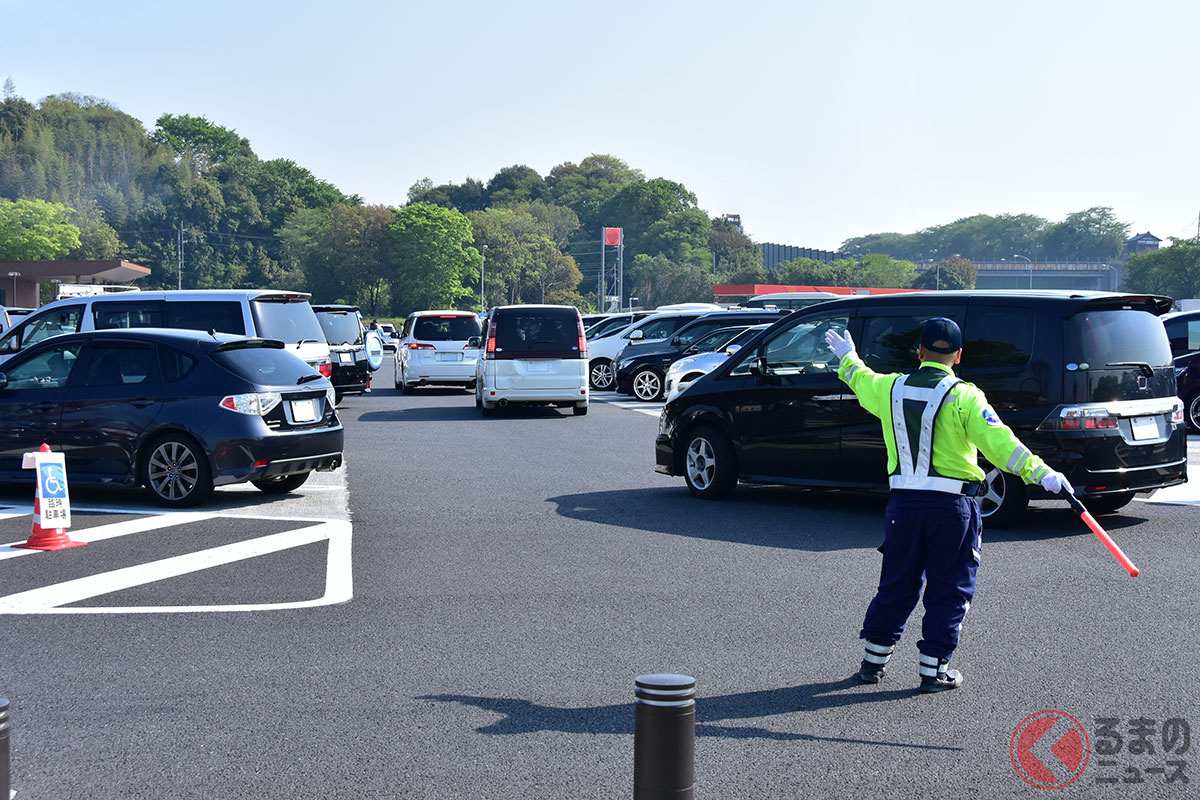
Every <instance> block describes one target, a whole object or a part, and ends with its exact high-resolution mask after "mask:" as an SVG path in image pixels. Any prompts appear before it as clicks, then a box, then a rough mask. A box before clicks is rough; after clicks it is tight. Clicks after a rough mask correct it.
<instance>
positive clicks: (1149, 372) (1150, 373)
mask: <svg viewBox="0 0 1200 800" xmlns="http://www.w3.org/2000/svg"><path fill="white" fill-rule="evenodd" d="M1104 366H1106V367H1137V368H1138V369H1140V370H1141V371H1142V372H1143V373H1145V375H1146V377H1147V378H1153V377H1154V367H1152V366H1150V365H1149V364H1147V363H1146V362H1145V361H1114V362H1112V363H1111V364H1105V365H1104Z"/></svg>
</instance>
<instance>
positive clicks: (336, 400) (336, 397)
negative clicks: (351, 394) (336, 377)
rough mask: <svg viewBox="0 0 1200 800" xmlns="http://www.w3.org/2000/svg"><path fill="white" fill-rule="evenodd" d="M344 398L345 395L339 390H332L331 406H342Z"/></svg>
mask: <svg viewBox="0 0 1200 800" xmlns="http://www.w3.org/2000/svg"><path fill="white" fill-rule="evenodd" d="M345 396H346V395H345V393H344V392H342V390H341V389H334V390H333V404H334V405H335V406H340V405H341V404H342V398H343V397H345Z"/></svg>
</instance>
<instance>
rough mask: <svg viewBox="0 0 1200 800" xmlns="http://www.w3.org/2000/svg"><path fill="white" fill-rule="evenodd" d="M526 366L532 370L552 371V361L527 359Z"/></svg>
mask: <svg viewBox="0 0 1200 800" xmlns="http://www.w3.org/2000/svg"><path fill="white" fill-rule="evenodd" d="M525 368H526V369H527V370H528V371H530V372H549V371H550V362H549V361H527V362H526V363H525Z"/></svg>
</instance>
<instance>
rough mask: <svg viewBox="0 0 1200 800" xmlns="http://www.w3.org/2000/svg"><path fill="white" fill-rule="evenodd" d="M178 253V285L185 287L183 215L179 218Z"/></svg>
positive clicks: (181, 287) (180, 287)
mask: <svg viewBox="0 0 1200 800" xmlns="http://www.w3.org/2000/svg"><path fill="white" fill-rule="evenodd" d="M176 254H177V255H178V256H179V273H178V275H179V277H178V281H177V286H178V288H179V289H183V217H180V218H179V243H178V246H177V248H176Z"/></svg>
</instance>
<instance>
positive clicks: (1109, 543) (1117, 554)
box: [1066, 491, 1141, 578]
mask: <svg viewBox="0 0 1200 800" xmlns="http://www.w3.org/2000/svg"><path fill="white" fill-rule="evenodd" d="M1066 495H1067V502H1068V503H1070V504H1071V508H1073V509H1075V511H1076V512H1078V514H1079V518H1080V519H1082V520H1083V522H1084V524H1085V525H1087V526H1088V527H1089V528H1091V529H1092V533H1094V534H1096V536H1097V538H1099V539H1100V541H1102V542H1104V546H1105V547H1107V548H1108V552H1110V553H1112V554H1113V558H1115V559H1116V560H1117V561H1119V562H1120V563H1121V566H1122V567H1124V568H1125V571H1126V572H1128V573H1129V577H1131V578H1136V577H1137V576H1138V575H1140V574H1141V570H1140V569H1138V568H1137V567H1135V566H1134V565H1133V562H1132V561H1130V560H1129V556H1127V555H1125V553H1123V552H1121V548H1119V547H1117V543H1116V542H1114V541H1113V540H1112V537H1111V536H1109V535H1108V533H1107V532H1106V531H1105V530H1104V528H1102V527H1100V523H1099V522H1096V518H1095V517H1093V516H1092V512H1090V511H1088V510H1087V507H1086V506H1085V505H1084V504H1083V503H1082V502H1080V500H1079V498H1078V497H1076V496H1075V493H1074V492H1071V491H1068V492H1066Z"/></svg>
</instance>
